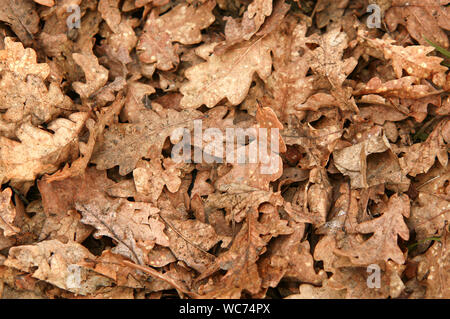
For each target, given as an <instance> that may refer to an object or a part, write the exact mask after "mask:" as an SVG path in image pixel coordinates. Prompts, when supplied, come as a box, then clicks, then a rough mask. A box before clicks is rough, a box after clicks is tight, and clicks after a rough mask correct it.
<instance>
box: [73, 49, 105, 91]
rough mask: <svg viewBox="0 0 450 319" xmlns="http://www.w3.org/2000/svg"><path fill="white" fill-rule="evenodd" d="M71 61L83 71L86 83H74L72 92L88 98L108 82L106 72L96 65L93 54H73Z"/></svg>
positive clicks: (96, 60) (95, 58) (96, 61)
mask: <svg viewBox="0 0 450 319" xmlns="http://www.w3.org/2000/svg"><path fill="white" fill-rule="evenodd" d="M72 57H73V60H74V61H75V62H76V63H77V64H78V65H79V66H80V67H81V68H82V69H83V71H84V74H85V77H86V83H82V82H74V83H72V86H73V88H74V90H75V91H76V92H77V93H78V94H79V95H80V96H81V97H82V98H89V97H90V96H91V95H92V94H94V93H96V92H97V91H99V90H100V89H101V88H102V87H103V86H104V85H105V84H106V82H107V81H108V70H107V69H106V68H104V67H103V66H101V65H100V64H99V63H98V59H97V57H96V56H95V55H94V54H93V53H73V54H72Z"/></svg>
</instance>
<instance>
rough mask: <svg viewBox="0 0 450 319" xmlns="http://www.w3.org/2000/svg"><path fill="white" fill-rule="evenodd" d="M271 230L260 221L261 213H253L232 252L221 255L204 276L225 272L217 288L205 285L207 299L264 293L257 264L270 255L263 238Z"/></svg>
mask: <svg viewBox="0 0 450 319" xmlns="http://www.w3.org/2000/svg"><path fill="white" fill-rule="evenodd" d="M267 232H268V229H267V228H266V227H265V226H263V225H262V224H261V223H259V221H258V212H257V211H256V209H251V210H250V211H249V212H248V214H247V216H246V221H245V222H244V224H243V226H242V228H241V229H240V231H239V233H238V234H237V235H236V237H235V239H234V241H233V243H232V244H231V247H230V249H229V250H227V251H226V252H224V253H223V254H221V255H219V257H217V258H216V260H215V261H214V263H212V264H211V265H210V266H209V267H208V268H207V269H206V270H205V271H204V272H203V273H202V274H201V276H200V278H206V277H209V276H211V275H212V274H214V273H215V272H217V271H218V270H220V269H222V270H225V271H226V273H225V275H223V276H221V278H220V281H219V282H218V284H217V285H213V286H210V285H204V286H203V287H201V288H200V289H199V291H202V292H203V293H204V294H203V297H204V298H229V297H230V294H231V295H233V296H234V298H239V296H240V295H241V293H242V291H243V290H245V291H248V292H249V293H250V294H256V293H258V292H259V291H260V289H261V284H262V279H261V277H260V275H259V272H258V267H257V265H256V261H257V260H258V259H259V256H260V255H262V254H263V253H264V252H265V251H266V248H265V247H266V245H267V243H266V242H265V241H264V240H263V238H262V237H261V236H262V235H264V234H266V233H267Z"/></svg>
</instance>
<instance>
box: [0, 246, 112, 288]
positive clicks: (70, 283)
mask: <svg viewBox="0 0 450 319" xmlns="http://www.w3.org/2000/svg"><path fill="white" fill-rule="evenodd" d="M86 258H88V259H95V256H94V255H92V254H91V253H90V252H89V250H88V249H87V248H85V247H83V246H82V245H81V244H79V243H76V242H68V243H67V244H63V243H61V242H60V241H58V240H45V241H41V242H39V243H37V244H34V245H25V246H16V247H12V248H11V249H10V250H9V255H8V259H7V260H6V261H5V265H6V266H8V267H14V268H17V269H20V270H22V271H25V272H29V273H31V275H32V277H33V278H37V279H40V280H44V281H47V282H49V283H51V284H53V285H55V286H57V287H59V288H62V289H65V290H68V291H71V292H74V293H77V294H81V295H86V294H89V293H92V292H94V291H95V290H96V288H97V287H99V286H109V285H110V284H111V280H110V279H108V278H106V277H104V276H100V275H97V274H95V273H91V272H90V271H89V270H88V269H86V268H84V267H81V266H79V263H81V262H83V261H84V260H85V259H86ZM76 274H79V282H78V279H77V275H76Z"/></svg>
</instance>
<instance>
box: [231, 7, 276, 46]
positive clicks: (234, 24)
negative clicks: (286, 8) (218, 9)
mask: <svg viewBox="0 0 450 319" xmlns="http://www.w3.org/2000/svg"><path fill="white" fill-rule="evenodd" d="M272 2H273V1H272V0H254V1H253V2H252V3H250V4H249V5H248V7H247V10H246V11H245V12H244V15H243V17H242V19H241V21H238V20H237V19H233V18H231V17H230V18H225V19H226V20H227V24H226V25H225V37H226V40H227V43H228V44H235V43H238V42H240V41H243V40H250V38H251V37H252V36H253V35H254V34H255V33H256V32H258V30H259V28H260V27H261V26H262V24H263V23H264V21H265V19H266V18H267V17H268V16H270V15H271V13H272V9H273V4H272Z"/></svg>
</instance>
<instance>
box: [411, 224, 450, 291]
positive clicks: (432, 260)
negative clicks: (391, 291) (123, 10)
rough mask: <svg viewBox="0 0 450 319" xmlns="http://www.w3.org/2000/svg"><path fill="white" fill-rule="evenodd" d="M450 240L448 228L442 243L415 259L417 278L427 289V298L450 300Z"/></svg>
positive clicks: (439, 242)
mask: <svg viewBox="0 0 450 319" xmlns="http://www.w3.org/2000/svg"><path fill="white" fill-rule="evenodd" d="M449 243H450V238H449V236H448V226H445V230H444V234H443V236H442V237H441V240H440V241H436V242H435V243H434V244H433V246H431V247H430V248H429V249H428V250H427V252H426V253H425V254H424V255H420V256H417V257H415V258H414V259H413V260H414V261H415V262H417V263H418V264H419V265H418V270H417V272H418V273H417V276H418V278H420V279H423V281H424V282H425V285H426V287H427V290H426V298H432V299H436V298H440V299H448V298H450V275H449V274H450V244H449Z"/></svg>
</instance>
